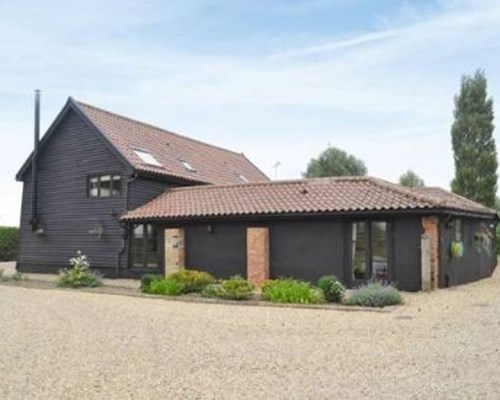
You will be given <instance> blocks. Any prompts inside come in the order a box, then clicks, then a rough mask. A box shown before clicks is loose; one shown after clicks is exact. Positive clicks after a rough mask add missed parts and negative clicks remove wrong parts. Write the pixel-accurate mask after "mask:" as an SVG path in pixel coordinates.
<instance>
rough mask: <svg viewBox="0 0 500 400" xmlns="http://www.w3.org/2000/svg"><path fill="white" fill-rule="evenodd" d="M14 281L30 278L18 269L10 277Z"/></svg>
mask: <svg viewBox="0 0 500 400" xmlns="http://www.w3.org/2000/svg"><path fill="white" fill-rule="evenodd" d="M10 279H12V280H13V281H26V280H28V277H27V276H26V275H25V274H23V273H22V272H19V271H16V272H15V273H14V275H12V276H11V277H10Z"/></svg>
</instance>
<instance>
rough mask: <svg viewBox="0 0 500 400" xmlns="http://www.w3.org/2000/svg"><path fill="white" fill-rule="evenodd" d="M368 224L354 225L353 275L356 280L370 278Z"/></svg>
mask: <svg viewBox="0 0 500 400" xmlns="http://www.w3.org/2000/svg"><path fill="white" fill-rule="evenodd" d="M367 250H368V249H367V235H366V222H355V223H353V224H352V274H353V278H354V279H367V278H368V257H367V256H368V251H367Z"/></svg>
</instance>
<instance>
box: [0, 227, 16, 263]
mask: <svg viewBox="0 0 500 400" xmlns="http://www.w3.org/2000/svg"><path fill="white" fill-rule="evenodd" d="M18 246H19V228H14V227H10V226H0V261H14V260H15V259H16V257H17V250H18Z"/></svg>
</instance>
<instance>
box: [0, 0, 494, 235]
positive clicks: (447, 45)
mask: <svg viewBox="0 0 500 400" xmlns="http://www.w3.org/2000/svg"><path fill="white" fill-rule="evenodd" d="M0 21H1V23H0V35H1V37H2V38H3V39H2V40H1V41H0V152H1V153H0V154H1V156H0V225H5V224H9V225H17V224H18V220H19V211H20V207H19V206H20V196H21V189H22V188H21V184H19V183H16V182H15V181H14V175H15V173H16V171H17V169H18V168H19V167H20V165H21V164H22V162H23V161H24V160H25V158H26V157H27V155H28V154H29V152H30V150H31V146H32V131H33V127H32V126H33V121H32V118H33V105H32V102H33V89H35V88H40V89H42V91H43V93H42V122H43V123H42V128H43V129H44V130H45V129H46V128H47V127H48V125H49V124H50V122H51V121H52V119H53V118H54V117H55V115H56V114H57V112H58V111H59V109H60V108H61V107H62V106H63V104H64V102H65V101H66V99H67V97H68V96H73V97H75V98H76V99H79V100H82V101H85V102H88V103H91V104H94V105H96V106H99V107H102V108H106V109H109V110H111V111H116V112H119V113H122V114H126V115H129V116H130V117H133V118H137V119H140V120H144V121H147V122H150V123H153V124H156V125H159V126H162V127H165V128H167V129H170V130H174V131H177V132H180V133H185V134H187V135H189V136H192V137H195V138H198V139H201V140H205V141H209V142H212V143H214V144H218V145H221V146H225V147H228V148H231V149H234V150H238V151H243V152H244V153H245V154H246V155H247V156H248V157H249V158H250V159H251V160H253V161H254V162H255V163H256V164H257V165H258V166H259V167H260V168H261V169H262V170H263V171H264V172H266V173H267V174H268V175H269V176H271V177H274V170H273V168H272V166H273V164H274V163H275V162H277V161H280V162H281V167H280V168H279V170H278V177H279V178H280V179H284V178H296V177H300V174H301V172H303V171H304V169H305V167H306V164H307V162H308V160H309V159H310V158H311V157H314V156H316V155H317V154H318V153H319V152H320V151H321V150H323V149H324V148H325V147H326V146H328V145H329V144H331V145H334V146H338V147H341V148H343V149H345V150H347V151H349V152H351V153H353V154H354V155H356V156H358V157H360V158H362V159H363V160H364V161H365V162H366V164H367V166H368V170H369V174H370V175H375V176H379V177H382V178H386V179H388V180H392V181H395V180H397V178H398V176H399V175H400V174H401V173H403V172H404V171H405V170H407V169H408V168H412V169H414V170H415V171H416V172H417V173H418V174H420V175H421V176H422V177H423V178H424V179H425V181H426V183H428V184H430V185H439V186H443V187H446V188H447V187H448V185H449V182H450V180H451V178H452V176H453V160H452V153H451V144H450V137H449V135H450V134H449V130H450V125H451V122H452V110H453V96H454V94H455V93H456V92H457V90H458V88H459V83H460V78H461V75H462V74H464V73H473V72H474V70H475V69H476V68H483V69H485V71H486V74H487V76H488V78H489V91H490V94H491V95H492V96H493V97H494V98H497V97H498V93H500V76H499V74H498V72H497V71H500V1H491V0H484V1H480V2H479V1H473V0H449V1H446V0H439V1H425V0H420V1H409V0H408V1H401V0H385V1H373V0H350V1H349V0H330V1H327V0H286V1H285V0H272V1H271V0H252V1H250V0H246V1H243V0H220V1H209V0H196V1H195V0H183V1H149V2H146V1H132V0H120V1H115V0H108V1H97V0H87V1H85V2H72V1H68V0H66V1H49V2H43V3H40V2H38V1H18V2H1V3H0ZM496 110H497V114H498V104H497V105H496Z"/></svg>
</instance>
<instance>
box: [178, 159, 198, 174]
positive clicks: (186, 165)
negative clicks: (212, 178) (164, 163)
mask: <svg viewBox="0 0 500 400" xmlns="http://www.w3.org/2000/svg"><path fill="white" fill-rule="evenodd" d="M180 162H181V164H182V165H183V166H184V168H186V169H187V170H188V171H190V172H196V168H195V167H193V166H192V165H191V164H189V163H188V162H187V161H184V160H180Z"/></svg>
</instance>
